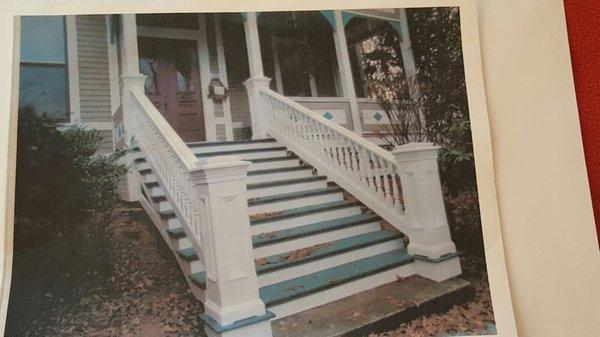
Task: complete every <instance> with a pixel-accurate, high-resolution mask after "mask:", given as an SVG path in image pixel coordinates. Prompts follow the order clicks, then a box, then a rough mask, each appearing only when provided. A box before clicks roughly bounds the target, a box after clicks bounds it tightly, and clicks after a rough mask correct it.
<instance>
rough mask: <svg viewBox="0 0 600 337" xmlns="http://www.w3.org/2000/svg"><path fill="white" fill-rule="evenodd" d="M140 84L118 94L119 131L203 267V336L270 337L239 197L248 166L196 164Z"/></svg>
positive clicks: (228, 161)
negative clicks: (136, 150)
mask: <svg viewBox="0 0 600 337" xmlns="http://www.w3.org/2000/svg"><path fill="white" fill-rule="evenodd" d="M138 82H139V81H138ZM140 83H143V82H140ZM140 83H138V84H137V85H131V86H126V87H125V95H124V103H126V106H127V110H126V111H125V113H126V114H127V116H128V117H127V119H126V125H125V127H126V128H127V130H128V132H129V133H130V135H131V136H133V138H134V139H135V142H136V143H137V145H138V146H139V147H140V149H141V150H142V151H143V153H144V157H145V159H146V161H147V162H148V164H149V165H150V167H151V169H152V172H153V174H154V175H155V176H156V178H157V180H158V182H159V183H160V186H161V187H162V189H163V191H164V193H165V196H166V197H167V200H168V201H169V202H170V203H171V206H172V208H173V210H174V211H175V214H176V215H177V217H178V219H179V220H180V222H181V224H182V226H183V229H184V231H185V233H186V235H187V236H188V238H190V241H191V243H192V246H193V247H194V249H195V250H196V253H197V254H198V258H199V259H200V260H201V261H202V262H203V264H204V266H205V274H206V292H205V298H206V300H205V303H204V307H205V313H206V315H205V316H203V319H204V320H205V323H206V325H205V330H206V331H207V334H208V335H210V336H221V337H224V336H227V337H229V336H245V335H248V331H252V333H253V334H254V335H255V336H257V337H270V336H271V326H270V323H269V319H270V318H272V317H273V315H272V314H271V313H269V312H267V311H266V309H265V305H264V303H263V302H262V300H261V299H260V297H259V292H258V280H257V276H256V269H255V266H254V259H253V253H252V243H251V234H250V220H249V216H248V204H247V198H246V171H247V167H248V164H249V163H247V162H244V161H241V160H239V159H238V158H237V157H215V158H209V159H203V160H198V159H197V158H196V156H195V155H194V153H193V152H192V151H191V150H190V149H189V148H188V146H187V145H186V144H185V143H184V142H183V140H182V139H181V138H180V137H179V135H177V133H176V132H175V130H173V128H172V127H171V126H170V125H169V123H168V122H167V121H166V120H165V119H164V117H163V116H162V115H161V114H160V112H159V111H158V110H157V109H156V108H155V107H154V105H153V104H152V102H150V100H149V99H148V98H147V97H146V95H145V93H144V89H143V86H142V85H140ZM240 322H242V323H240ZM234 323H235V325H233V324H234ZM232 326H234V327H235V329H232V328H231V327H232Z"/></svg>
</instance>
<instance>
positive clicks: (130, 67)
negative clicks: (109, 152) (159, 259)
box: [120, 14, 146, 201]
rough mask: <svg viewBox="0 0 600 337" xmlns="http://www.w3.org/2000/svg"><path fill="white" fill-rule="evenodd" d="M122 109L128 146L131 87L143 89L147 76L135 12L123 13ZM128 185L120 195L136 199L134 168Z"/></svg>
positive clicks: (128, 160) (125, 158) (125, 160)
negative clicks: (141, 64)
mask: <svg viewBox="0 0 600 337" xmlns="http://www.w3.org/2000/svg"><path fill="white" fill-rule="evenodd" d="M120 44H121V67H122V70H123V71H122V75H121V88H122V91H121V95H122V98H121V109H122V113H123V137H124V138H123V139H124V140H125V146H128V145H129V144H130V142H131V140H132V138H133V136H134V135H133V133H132V132H131V130H132V128H133V125H134V122H133V121H132V120H131V111H132V110H133V109H135V105H134V104H135V99H134V98H133V96H132V95H131V91H130V90H131V89H132V88H135V87H138V88H140V89H142V90H143V88H144V81H145V79H146V76H144V75H142V74H140V68H139V63H138V62H139V60H138V41H137V27H136V20H135V14H122V15H121V36H120ZM133 156H134V154H133V153H131V152H128V153H126V154H125V156H123V157H122V158H121V160H122V161H123V163H124V164H126V165H129V164H131V163H132V162H133V159H134V158H133ZM124 179H125V181H126V186H127V188H125V189H124V190H123V191H122V193H121V195H120V197H121V198H122V199H124V200H127V201H136V200H138V196H139V181H138V180H139V176H138V174H137V172H135V171H134V170H128V171H127V173H126V174H125V176H124Z"/></svg>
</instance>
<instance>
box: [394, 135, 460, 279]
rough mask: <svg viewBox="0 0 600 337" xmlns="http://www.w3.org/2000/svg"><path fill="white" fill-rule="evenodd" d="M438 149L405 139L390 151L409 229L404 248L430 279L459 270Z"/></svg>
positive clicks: (427, 144)
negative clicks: (443, 187) (406, 245)
mask: <svg viewBox="0 0 600 337" xmlns="http://www.w3.org/2000/svg"><path fill="white" fill-rule="evenodd" d="M439 150H440V147H439V146H434V145H433V144H431V143H409V144H405V145H402V146H398V147H396V149H394V151H393V153H394V156H395V157H396V164H397V168H398V175H399V176H400V182H401V186H402V196H403V199H404V208H405V212H406V218H407V220H408V223H409V226H410V227H411V228H412V229H413V233H412V235H411V236H410V237H409V238H408V239H409V240H410V243H409V245H408V252H409V253H410V254H411V255H413V256H414V257H415V267H416V269H417V274H419V275H421V276H423V277H425V278H428V279H431V280H434V281H443V280H446V279H449V278H451V277H454V276H457V275H460V274H461V268H460V260H459V258H458V254H457V253H456V246H455V245H454V242H452V238H451V236H450V227H449V226H448V220H447V218H446V209H445V207H444V197H443V194H442V184H441V182H440V174H439V169H438V152H439Z"/></svg>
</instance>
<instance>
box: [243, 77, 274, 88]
mask: <svg viewBox="0 0 600 337" xmlns="http://www.w3.org/2000/svg"><path fill="white" fill-rule="evenodd" d="M270 83H271V79H270V78H269V77H251V78H249V79H247V80H246V81H244V86H245V87H246V89H252V88H268V87H269V84H270Z"/></svg>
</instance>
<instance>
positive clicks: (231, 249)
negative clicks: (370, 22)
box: [191, 156, 273, 337]
mask: <svg viewBox="0 0 600 337" xmlns="http://www.w3.org/2000/svg"><path fill="white" fill-rule="evenodd" d="M248 165H249V163H248V162H244V161H241V160H239V159H238V158H237V157H233V156H224V157H215V158H210V159H206V160H203V161H201V162H200V163H199V165H198V168H197V169H195V170H194V171H192V172H191V175H192V180H193V182H194V188H195V190H196V193H195V194H196V196H197V198H196V201H195V202H197V203H199V205H198V210H199V212H200V214H199V217H200V219H201V224H202V228H201V229H200V230H199V233H198V229H196V233H193V234H194V240H192V241H193V244H194V246H195V247H194V248H196V249H197V250H198V249H200V250H201V251H202V255H203V256H204V264H205V267H206V293H205V296H206V299H205V303H204V310H205V314H206V315H205V316H203V319H204V321H205V323H206V328H205V330H206V332H207V334H208V335H209V336H238V335H239V336H243V335H244V334H243V332H244V330H247V331H246V332H248V331H252V332H253V335H252V336H256V337H270V336H271V334H270V332H271V330H270V322H269V318H271V317H273V315H272V314H271V313H269V312H267V311H266V309H265V304H264V303H263V301H262V300H261V299H260V297H259V292H258V279H257V276H256V269H255V265H254V258H253V250H252V235H251V233H250V220H249V217H248V201H247V199H246V173H247V170H248ZM241 321H245V322H249V323H248V325H246V326H245V327H244V329H242V327H239V325H240V322H241ZM236 322H237V323H236ZM233 323H236V326H238V328H236V329H235V330H233V331H229V332H228V333H225V332H227V331H226V330H227V328H228V326H229V327H231V326H232V324H233ZM240 329H242V330H240ZM256 331H262V333H260V334H257V333H256Z"/></svg>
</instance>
